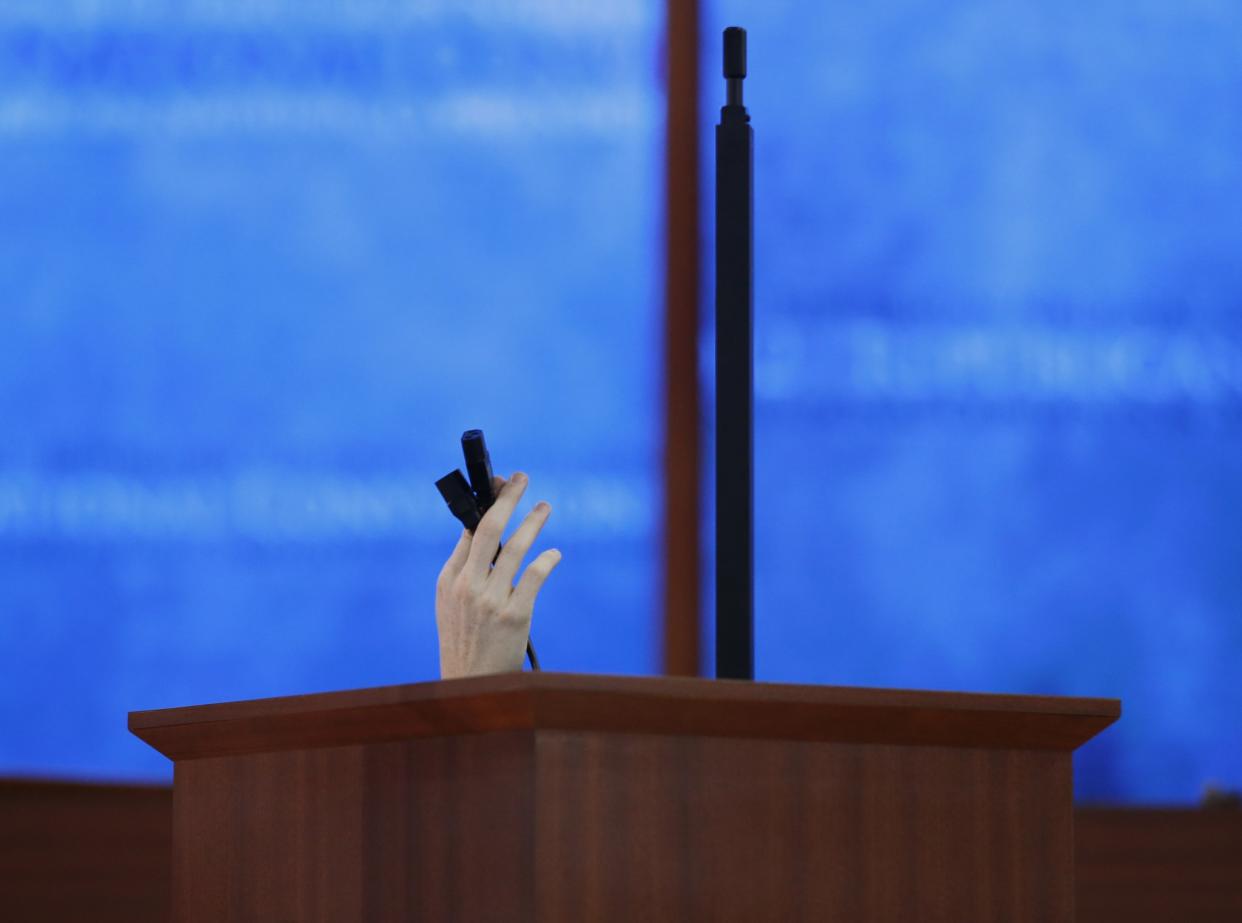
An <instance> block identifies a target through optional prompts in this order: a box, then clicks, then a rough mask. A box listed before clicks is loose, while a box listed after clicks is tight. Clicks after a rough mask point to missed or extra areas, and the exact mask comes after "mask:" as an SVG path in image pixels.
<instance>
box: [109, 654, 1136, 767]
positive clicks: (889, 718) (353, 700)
mask: <svg viewBox="0 0 1242 923" xmlns="http://www.w3.org/2000/svg"><path fill="white" fill-rule="evenodd" d="M1120 714H1121V703H1120V701H1118V700H1117V699H1082V698H1062V697H1053V696H1026V695H993V694H980V693H961V692H917V691H910V690H899V689H869V688H857V687H847V686H800V685H788V684H781V683H757V682H744V681H734V680H713V679H696V678H688V677H642V676H600V675H585V674H572V673H546V672H543V673H507V674H498V675H494V676H482V677H473V678H469V679H458V680H445V681H439V682H427V683H413V684H410V685H403V686H382V687H378V688H373V689H357V690H351V691H348V692H327V693H320V694H315V695H297V696H287V697H282V698H273V699H256V700H252V701H245V702H223V703H219V704H215V705H197V706H191V707H188V708H168V709H161V710H158V711H136V712H130V715H129V729H130V731H132V732H133V733H134V734H136V735H137V736H138V737H140V738H141V739H142V740H144V741H146V742H147V743H148V744H150V745H151V746H152V747H154V748H155V749H156V750H158V751H160V752H161V753H163V754H164V755H165V756H167V757H169V758H170V759H173V760H183V759H195V758H200V757H209V756H228V755H237V754H243V753H260V752H267V751H274V750H290V749H310V748H316V747H330V746H342V745H347V744H361V743H370V742H381V741H389V740H403V739H410V738H417V737H442V736H450V735H457V734H479V733H489V732H496V731H522V730H526V731H595V732H603V733H636V734H674V735H681V736H690V737H751V738H769V739H772V738H775V739H783V740H807V741H838V742H853V743H888V744H905V745H925V746H955V747H985V748H1004V749H1028V750H1073V749H1075V748H1076V747H1078V746H1079V745H1080V744H1082V743H1084V742H1085V741H1087V740H1089V739H1090V738H1091V737H1093V736H1095V735H1096V734H1097V733H1099V732H1100V731H1101V730H1103V729H1104V728H1106V727H1107V726H1108V725H1110V724H1112V723H1113V722H1114V721H1116V720H1117V718H1118V717H1119V716H1120Z"/></svg>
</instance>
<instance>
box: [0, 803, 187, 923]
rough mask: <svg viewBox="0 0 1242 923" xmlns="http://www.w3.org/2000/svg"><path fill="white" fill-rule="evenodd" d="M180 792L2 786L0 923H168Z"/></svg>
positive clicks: (0, 813) (0, 806)
mask: <svg viewBox="0 0 1242 923" xmlns="http://www.w3.org/2000/svg"><path fill="white" fill-rule="evenodd" d="M171 845H172V791H171V790H170V789H169V788H168V787H167V786H163V785H107V784H92V783H85V782H69V781H54V780H34V779H0V920H3V921H4V923H58V921H79V920H90V921H94V923H162V921H164V920H167V919H168V908H169V883H170V874H169V873H170V868H171V866H170V855H169V853H170V847H171Z"/></svg>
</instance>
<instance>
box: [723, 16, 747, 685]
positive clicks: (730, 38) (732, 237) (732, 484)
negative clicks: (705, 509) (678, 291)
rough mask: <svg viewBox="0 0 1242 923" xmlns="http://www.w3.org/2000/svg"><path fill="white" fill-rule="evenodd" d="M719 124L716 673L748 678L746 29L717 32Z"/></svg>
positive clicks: (724, 675) (732, 28)
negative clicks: (720, 49)
mask: <svg viewBox="0 0 1242 923" xmlns="http://www.w3.org/2000/svg"><path fill="white" fill-rule="evenodd" d="M724 77H725V93H726V96H725V105H724V106H723V107H722V108H721V110H720V124H719V125H717V126H716V676H717V677H719V678H721V679H754V676H755V639H754V521H753V520H754V517H753V509H754V498H753V494H754V478H753V474H752V466H753V435H752V432H753V430H752V424H751V416H752V394H753V385H752V361H751V355H752V347H751V339H752V335H751V328H752V324H751V314H752V310H753V303H754V291H753V287H752V280H751V269H752V254H751V250H752V245H753V238H754V233H753V227H754V225H753V215H752V202H753V195H752V184H753V181H754V177H753V165H752V160H753V153H754V133H753V132H752V130H751V127H750V116H749V115H748V114H747V112H746V106H745V105H744V104H743V102H742V80H743V79H744V78H745V77H746V31H745V30H744V29H739V28H738V27H736V26H730V27H729V28H728V29H725V31H724Z"/></svg>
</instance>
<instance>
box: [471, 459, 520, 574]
mask: <svg viewBox="0 0 1242 923" xmlns="http://www.w3.org/2000/svg"><path fill="white" fill-rule="evenodd" d="M526 482H527V478H526V475H525V474H523V473H522V472H520V471H519V472H517V473H516V474H514V475H513V477H512V478H510V479H509V481H508V482H507V483H506V484H505V485H504V486H503V487H502V488H501V489H500V493H499V494H498V495H497V496H496V502H495V503H493V504H492V508H491V509H489V510H488V511H487V512H486V513H485V514H484V515H483V521H482V522H480V523H479V525H478V527H477V528H476V529H475V530H474V541H473V542H471V543H470V557H469V558H467V559H466V566H465V567H464V568H463V570H465V571H466V572H467V573H468V574H469V575H470V576H471V577H473V578H474V579H476V580H482V579H484V578H485V577H486V576H487V569H488V568H489V567H490V566H491V564H492V560H493V559H494V558H495V557H496V550H497V549H498V548H500V537H501V536H502V535H504V534H505V526H507V525H508V524H509V517H510V516H512V515H513V510H514V509H515V508H516V507H517V505H518V501H519V500H521V499H522V494H523V493H525V492H526Z"/></svg>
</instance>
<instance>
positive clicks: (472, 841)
mask: <svg viewBox="0 0 1242 923" xmlns="http://www.w3.org/2000/svg"><path fill="white" fill-rule="evenodd" d="M1119 714H1120V703H1119V702H1117V701H1116V700H1111V699H1107V700H1106V699H1068V698H1042V697H1030V696H1008V695H970V694H958V693H937V692H905V691H896V690H883V689H851V688H833V687H820V686H790V685H774V684H766V683H747V682H728V681H718V680H702V679H673V678H640V677H606V676H577V675H566V674H552V673H522V674H508V675H501V676H489V677H481V678H477V679H466V680H454V681H449V682H433V683H418V684H414V685H408V686H392V687H386V688H379V689H362V690H358V691H353V692H338V693H327V694H323V695H307V696H294V697H290V698H279V699H266V700H260V701H253V702H236V703H228V704H220V705H204V706H199V707H192V708H175V709H167V710H163V711H148V712H134V713H132V714H131V715H130V718H129V726H130V729H131V730H132V731H133V732H134V733H135V734H137V735H138V736H139V737H141V738H142V739H143V740H145V741H147V742H148V743H149V744H151V745H152V746H153V747H155V748H156V749H157V750H159V751H160V752H161V753H163V754H164V755H166V756H168V757H169V758H171V759H172V760H174V761H175V764H176V765H175V783H174V794H173V801H174V806H173V813H174V822H173V919H174V920H175V921H178V923H188V921H212V923H219V921H224V920H244V921H264V923H279V921H299V923H303V921H332V923H341V921H355V920H356V921H367V923H372V921H388V920H432V921H441V920H444V921H474V920H488V921H493V920H494V921H527V920H539V921H575V923H581V921H605V920H618V921H622V920H624V921H630V923H632V921H646V920H670V921H683V920H685V921H689V920H710V921H726V920H745V921H787V920H789V921H794V920H806V921H810V920H831V921H838V920H839V921H851V923H860V921H879V920H884V921H903V923H904V921H918V923H926V921H946V923H967V921H990V923H991V921H1004V923H1024V921H1036V920H1038V921H1066V923H1068V921H1071V920H1073V917H1074V906H1073V904H1074V900H1073V892H1074V889H1073V869H1074V855H1073V814H1072V776H1071V762H1072V753H1073V750H1074V748H1076V747H1077V746H1079V745H1080V744H1081V743H1083V742H1084V741H1086V740H1087V739H1089V738H1090V737H1091V736H1093V735H1094V734H1096V733H1097V732H1098V731H1100V730H1101V729H1102V728H1104V727H1106V726H1107V725H1109V724H1111V723H1112V722H1113V721H1114V720H1116V718H1117V717H1118V715H1119Z"/></svg>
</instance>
